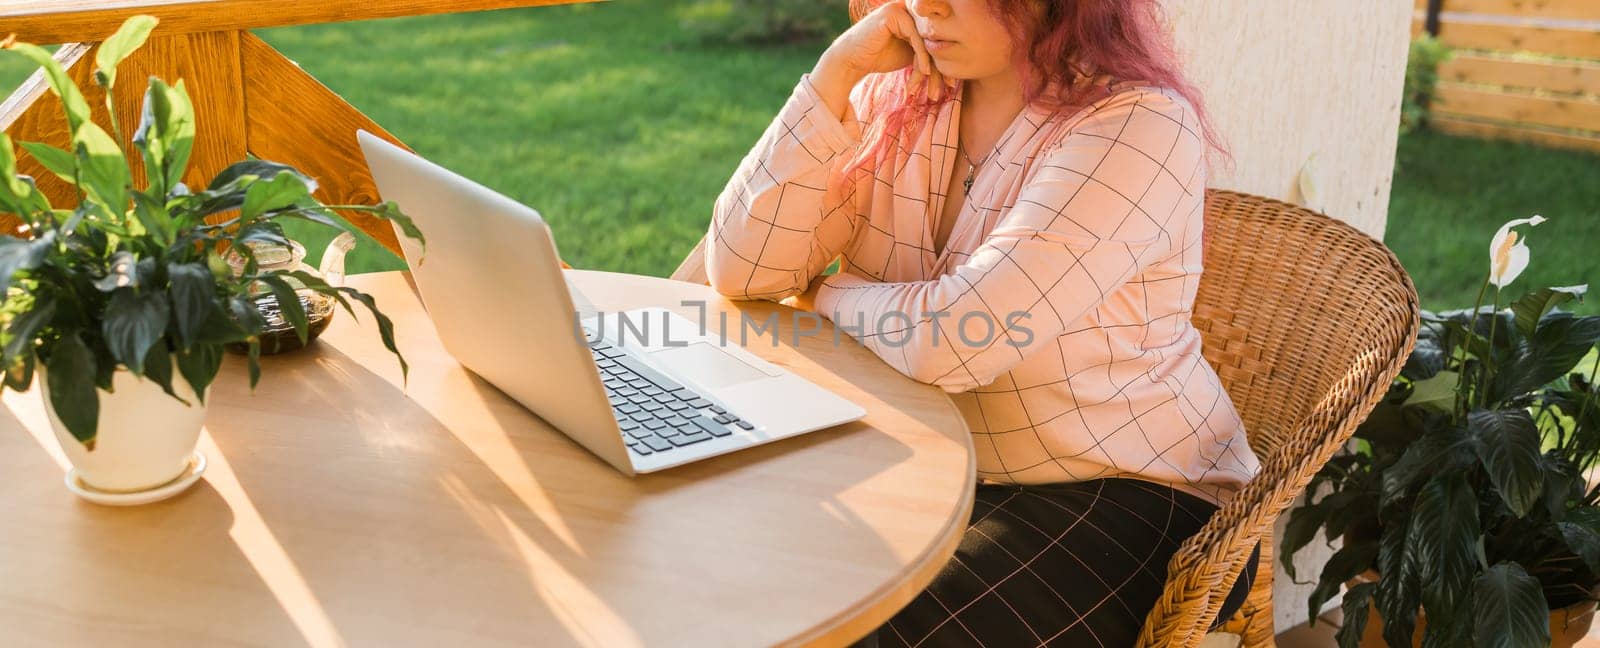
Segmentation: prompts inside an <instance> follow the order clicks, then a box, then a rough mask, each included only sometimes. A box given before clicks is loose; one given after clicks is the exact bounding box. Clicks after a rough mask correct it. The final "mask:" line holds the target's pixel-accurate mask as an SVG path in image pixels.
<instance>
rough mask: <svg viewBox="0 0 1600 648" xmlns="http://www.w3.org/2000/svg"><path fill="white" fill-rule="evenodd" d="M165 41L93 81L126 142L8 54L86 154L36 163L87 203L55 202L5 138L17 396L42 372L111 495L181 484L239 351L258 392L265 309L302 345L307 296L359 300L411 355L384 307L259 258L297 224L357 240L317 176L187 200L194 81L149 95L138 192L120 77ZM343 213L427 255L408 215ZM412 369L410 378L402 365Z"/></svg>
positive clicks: (72, 453) (5, 253)
mask: <svg viewBox="0 0 1600 648" xmlns="http://www.w3.org/2000/svg"><path fill="white" fill-rule="evenodd" d="M155 25H156V19H154V18H152V17H149V16H136V17H133V18H130V19H128V20H127V21H126V22H125V23H123V25H122V26H121V28H120V29H118V30H117V32H116V33H115V34H113V35H112V36H111V37H110V38H107V39H106V40H105V41H104V42H102V43H101V44H100V46H99V48H98V50H97V54H96V57H95V64H96V69H95V70H94V80H95V83H96V84H98V85H99V86H100V87H101V88H103V89H104V91H105V112H104V117H106V118H107V119H108V121H109V125H110V128H111V132H107V131H106V130H105V129H104V128H102V126H101V125H100V124H97V123H96V122H95V121H93V120H92V119H91V111H90V106H89V104H88V102H87V101H86V100H85V98H84V95H83V93H82V92H81V90H80V89H79V88H78V87H77V85H76V84H75V83H74V82H73V81H72V80H71V79H70V78H69V77H68V75H67V73H66V71H65V70H63V69H62V67H61V66H60V64H58V63H57V62H56V61H55V60H53V59H52V58H51V56H50V53H49V52H47V51H45V50H44V49H41V48H39V47H36V46H33V45H29V44H25V43H16V42H11V40H10V39H7V40H6V41H5V42H3V43H0V45H3V47H4V50H6V51H9V52H11V53H12V54H13V55H19V56H21V57H23V58H25V59H27V60H29V61H31V62H32V63H34V64H37V65H39V66H40V67H41V68H43V71H44V75H45V79H46V80H47V81H48V84H49V86H50V89H51V90H52V91H54V93H55V94H56V95H57V96H58V97H59V98H60V100H61V104H62V106H63V107H64V111H65V114H66V121H67V125H68V127H69V130H70V136H71V148H70V149H69V150H63V149H60V148H56V147H53V146H49V145H47V144H41V143H36V142H23V143H22V148H23V149H24V150H26V152H27V153H28V154H29V155H30V156H32V158H33V159H34V160H35V161H37V162H38V163H39V165H41V166H43V167H44V168H45V169H47V170H49V171H50V172H51V173H52V174H54V175H55V176H57V177H59V178H60V179H62V180H64V181H65V182H67V183H70V185H72V186H73V187H75V188H76V201H75V202H74V203H73V204H66V205H52V204H50V202H49V200H48V199H46V197H45V196H44V195H43V194H42V193H41V192H40V191H39V188H38V187H37V186H36V185H35V183H34V179H33V178H31V177H28V176H25V175H19V174H18V172H17V164H16V163H17V158H16V157H15V155H16V152H15V150H14V149H13V146H12V142H11V140H10V138H9V137H7V136H6V135H5V134H3V133H0V212H6V213H10V214H14V215H16V216H17V217H18V218H19V219H20V220H21V222H22V224H23V225H22V228H21V231H22V237H20V238H18V237H0V326H3V329H0V330H3V333H0V342H3V346H0V364H3V366H4V370H5V376H4V380H3V385H4V387H9V388H11V389H14V390H18V391H25V390H27V389H28V388H29V386H30V385H31V384H32V382H33V374H34V372H35V370H36V369H37V370H38V371H39V372H40V373H41V374H42V377H43V379H42V380H41V381H40V382H41V385H42V387H43V392H44V398H45V401H46V405H47V407H46V409H47V410H48V412H49V418H50V420H51V422H52V424H53V425H54V427H55V429H56V433H57V436H58V437H59V438H60V439H61V441H62V445H63V449H64V450H65V451H66V452H67V455H68V457H69V458H70V459H71V460H72V462H73V464H74V466H75V469H76V472H78V473H79V474H78V477H80V478H81V479H82V480H83V481H84V482H85V483H86V484H88V485H89V486H91V487H93V488H97V489H101V490H105V491H138V490H141V489H147V488H150V487H152V486H158V485H161V484H163V483H165V482H170V481H171V480H173V479H175V477H176V476H178V475H181V474H182V471H183V470H184V469H185V468H186V466H187V464H188V463H190V457H191V455H192V454H193V448H194V445H195V442H196V440H197V439H198V435H199V430H200V424H201V421H202V419H203V413H204V407H205V402H206V391H207V388H208V387H209V386H210V384H211V382H212V379H213V378H214V377H215V376H216V375H217V373H218V371H219V370H220V368H221V365H222V362H223V349H224V347H225V346H228V345H231V344H237V345H244V346H246V347H248V349H249V352H248V357H247V358H246V360H245V361H246V363H247V366H248V373H249V380H250V385H251V387H254V386H255V385H256V382H257V381H258V380H259V378H260V365H259V363H258V356H259V353H260V340H259V337H258V336H259V335H260V334H261V332H262V331H263V329H264V327H265V325H266V322H265V320H264V318H263V316H262V315H261V313H260V312H259V311H258V310H257V306H256V303H255V300H256V299H258V298H261V297H262V296H263V295H271V296H272V297H273V298H275V299H276V301H277V302H278V304H279V306H280V307H281V310H282V313H283V315H284V317H285V318H286V319H287V320H288V321H289V322H291V323H292V324H293V326H294V329H295V332H296V334H297V335H298V336H299V337H300V339H301V340H302V341H304V340H305V339H306V335H307V322H306V314H305V311H304V308H303V306H302V302H301V299H300V296H299V294H297V292H296V291H297V290H301V291H307V290H308V291H313V292H316V293H321V294H323V295H328V296H331V297H333V298H335V299H336V300H337V301H338V302H339V303H341V304H343V305H344V307H345V309H346V310H350V303H349V302H350V301H351V300H354V301H357V302H360V303H361V304H363V305H364V306H365V307H366V308H367V309H369V310H370V312H371V314H372V317H373V320H374V321H375V322H376V324H377V328H378V333H379V335H380V336H381V337H382V340H383V344H384V345H385V346H386V347H387V348H388V349H389V350H390V351H392V352H394V353H395V356H396V357H397V358H399V357H400V354H399V351H398V350H396V348H395V344H394V334H393V327H392V325H391V323H390V321H389V319H388V318H387V317H385V316H384V315H383V313H382V312H380V311H379V310H378V308H377V306H376V304H375V303H374V301H373V298H372V297H371V296H369V295H366V294H364V293H362V292H360V291H358V290H354V289H351V288H344V287H336V286H331V285H328V284H327V283H325V282H324V281H322V280H321V279H319V278H318V277H316V276H314V275H312V274H310V273H307V272H302V271H266V270H263V269H262V268H261V267H259V266H258V264H257V263H256V260H255V257H254V252H253V250H256V249H260V247H261V246H269V247H270V246H287V245H289V241H288V239H287V238H286V237H285V235H284V230H283V227H282V224H281V223H282V222H283V221H284V220H286V219H299V220H305V221H311V222H315V223H319V224H322V225H325V226H328V227H333V228H336V229H339V230H344V231H349V230H350V227H349V225H348V224H347V223H345V222H344V221H343V220H342V219H340V218H339V217H337V216H335V215H334V213H333V212H332V211H330V210H331V209H332V207H329V206H325V205H322V204H321V203H319V202H318V201H317V200H316V199H314V198H312V196H311V194H312V192H313V191H314V190H315V188H316V183H315V182H313V181H312V180H311V179H310V178H308V177H306V176H305V175H304V174H302V173H300V172H299V171H296V170H295V169H293V168H291V167H288V166H285V165H282V164H277V163H274V162H269V161H265V160H257V159H248V160H243V161H240V162H238V163H236V164H233V165H232V166H229V167H228V168H226V169H224V170H222V171H221V172H220V173H218V174H216V176H215V177H213V178H212V179H211V181H210V182H209V183H208V184H207V185H206V186H205V187H203V188H191V187H188V186H186V185H184V183H183V182H182V180H181V179H182V178H183V177H184V174H185V172H186V171H187V169H188V162H189V157H190V152H191V150H192V149H193V146H194V143H195V142H194V139H195V114H194V109H193V106H192V104H191V103H190V100H189V96H188V93H187V91H186V90H185V87H184V84H183V82H182V81H181V80H180V81H179V82H178V83H177V84H176V85H168V84H167V83H165V82H164V81H162V80H161V79H158V78H151V79H149V83H148V86H147V88H146V90H145V94H144V104H143V114H142V116H141V119H140V123H139V124H138V126H137V129H136V130H135V131H134V132H133V136H132V143H133V147H134V148H136V149H137V151H138V155H139V159H140V161H142V166H143V170H144V173H143V176H144V177H145V178H146V180H145V182H144V183H143V186H135V183H134V178H135V177H137V175H136V174H135V173H134V171H133V169H132V168H131V167H130V161H129V157H128V155H127V154H126V152H125V151H123V149H122V147H121V145H120V144H119V142H122V141H124V140H123V137H122V128H121V125H120V124H118V123H117V118H116V112H115V111H114V110H113V106H114V105H115V104H114V101H113V97H114V94H115V92H116V90H117V85H116V82H117V80H118V78H117V65H118V64H119V63H121V62H122V61H123V59H125V58H126V57H127V56H128V55H129V54H131V53H132V52H133V51H134V50H136V49H138V48H139V47H140V46H141V45H142V44H143V43H144V41H145V40H146V38H147V37H148V36H149V34H150V31H151V29H153V28H154V27H155ZM336 208H338V209H350V210H359V211H365V212H368V213H371V214H373V215H376V216H378V217H381V218H384V219H387V220H390V221H393V222H394V223H397V224H398V225H399V226H400V228H401V229H402V230H403V231H404V232H405V233H406V234H407V235H408V236H410V237H412V238H415V239H418V240H419V241H420V240H421V234H420V233H419V232H417V230H416V228H415V226H413V225H412V224H411V221H410V220H409V219H408V218H406V217H405V215H404V214H402V213H401V212H400V210H399V209H398V208H397V207H396V206H395V205H394V204H393V203H385V204H382V205H378V206H375V207H371V206H359V205H341V206H337V207H336ZM228 254H236V255H239V256H240V257H242V258H243V264H242V271H240V272H237V273H236V272H235V271H234V269H233V268H230V267H229V264H228V263H227V260H226V259H225V255H228ZM352 315H353V312H352ZM400 365H401V368H402V371H403V370H404V369H405V360H404V359H403V358H402V359H400ZM69 479H70V477H69ZM70 483H71V482H70V481H69V484H70Z"/></svg>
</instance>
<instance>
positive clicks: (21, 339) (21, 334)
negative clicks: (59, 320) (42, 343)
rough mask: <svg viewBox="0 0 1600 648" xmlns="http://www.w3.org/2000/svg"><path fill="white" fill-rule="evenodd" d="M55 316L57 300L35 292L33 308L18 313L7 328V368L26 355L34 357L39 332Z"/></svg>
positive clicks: (5, 352)
mask: <svg viewBox="0 0 1600 648" xmlns="http://www.w3.org/2000/svg"><path fill="white" fill-rule="evenodd" d="M55 316H56V300H55V298H54V297H52V296H50V294H49V293H41V292H35V293H34V295H33V306H32V307H30V308H28V310H26V311H23V312H21V313H18V314H17V316H16V317H14V318H12V320H11V324H10V325H9V326H7V327H6V335H7V337H8V339H7V340H6V346H5V349H4V352H3V353H4V356H5V360H6V366H7V367H10V366H12V365H13V364H14V363H16V362H17V361H18V360H19V359H20V358H21V357H22V356H23V355H24V354H26V355H28V356H32V355H33V345H34V342H35V341H36V340H37V338H38V336H39V331H40V330H41V329H43V328H44V327H45V326H46V325H48V324H49V323H50V320H52V319H54V318H55Z"/></svg>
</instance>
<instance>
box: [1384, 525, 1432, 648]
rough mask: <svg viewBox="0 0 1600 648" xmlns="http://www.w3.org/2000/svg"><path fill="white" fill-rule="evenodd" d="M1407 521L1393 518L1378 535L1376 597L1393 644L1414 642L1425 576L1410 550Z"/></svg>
mask: <svg viewBox="0 0 1600 648" xmlns="http://www.w3.org/2000/svg"><path fill="white" fill-rule="evenodd" d="M1407 544H1408V543H1407V542H1406V524H1405V521H1404V520H1403V519H1391V520H1389V521H1388V523H1387V524H1385V525H1384V526H1383V531H1382V537H1380V538H1379V539H1378V565H1377V567H1378V576H1379V578H1378V590H1377V592H1376V595H1375V597H1374V598H1375V599H1376V602H1377V605H1378V615H1379V616H1380V617H1381V618H1382V619H1383V624H1384V625H1383V636H1384V639H1386V640H1387V641H1388V643H1389V645H1391V646H1411V645H1412V635H1414V634H1415V633H1416V627H1417V608H1418V607H1419V606H1421V605H1422V580H1421V578H1420V577H1419V576H1418V566H1417V564H1416V561H1414V560H1410V559H1409V556H1408V553H1407V550H1406V549H1407Z"/></svg>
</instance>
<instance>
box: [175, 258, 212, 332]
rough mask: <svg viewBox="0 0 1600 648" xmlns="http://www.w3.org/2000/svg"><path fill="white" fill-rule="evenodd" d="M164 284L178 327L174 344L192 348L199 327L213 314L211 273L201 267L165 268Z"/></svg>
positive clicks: (194, 264)
mask: <svg viewBox="0 0 1600 648" xmlns="http://www.w3.org/2000/svg"><path fill="white" fill-rule="evenodd" d="M167 280H168V281H169V282H170V285H171V291H172V312H173V314H174V315H175V318H176V322H177V325H178V343H179V344H180V345H182V346H183V348H188V347H189V345H191V344H194V341H195V337H196V335H198V334H199V332H200V327H201V326H202V325H204V324H205V323H206V318H207V317H209V316H210V315H211V313H212V311H214V310H216V301H215V300H216V293H217V288H216V280H215V279H213V278H212V276H211V269H210V268H207V267H206V266H205V265H204V264H201V263H172V264H168V265H167Z"/></svg>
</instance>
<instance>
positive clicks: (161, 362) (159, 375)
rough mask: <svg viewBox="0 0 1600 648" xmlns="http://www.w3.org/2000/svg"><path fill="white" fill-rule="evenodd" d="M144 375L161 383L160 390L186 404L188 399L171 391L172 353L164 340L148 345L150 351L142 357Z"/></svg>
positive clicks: (158, 383)
mask: <svg viewBox="0 0 1600 648" xmlns="http://www.w3.org/2000/svg"><path fill="white" fill-rule="evenodd" d="M144 377H146V378H149V379H150V380H153V381H155V383H156V384H157V385H161V391H164V392H167V395H168V396H171V397H173V398H176V399H178V402H180V403H183V404H184V405H188V404H189V401H186V400H184V399H183V398H181V397H179V396H178V394H176V393H175V392H173V391H172V353H171V352H170V351H168V350H167V343H166V342H159V341H158V342H157V343H155V344H152V345H150V353H148V354H146V355H145V357H144Z"/></svg>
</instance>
